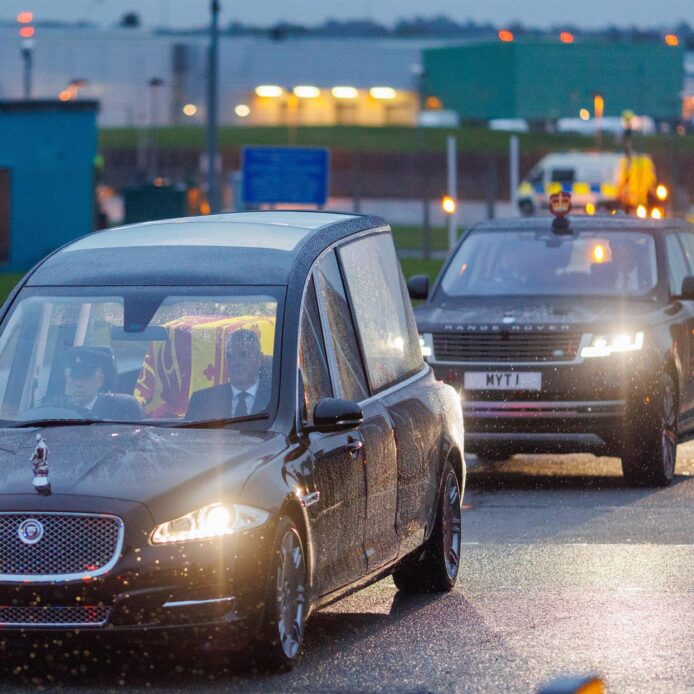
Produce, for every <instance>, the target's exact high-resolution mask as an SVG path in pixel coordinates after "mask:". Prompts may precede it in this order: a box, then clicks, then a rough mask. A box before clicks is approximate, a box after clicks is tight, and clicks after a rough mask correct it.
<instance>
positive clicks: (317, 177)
mask: <svg viewBox="0 0 694 694" xmlns="http://www.w3.org/2000/svg"><path fill="white" fill-rule="evenodd" d="M242 157H243V159H242V166H243V201H244V203H245V204H246V205H262V204H273V203H300V204H305V205H325V203H326V202H327V200H328V172H329V170H330V153H329V152H328V150H327V149H321V148H318V147H244V148H243V154H242Z"/></svg>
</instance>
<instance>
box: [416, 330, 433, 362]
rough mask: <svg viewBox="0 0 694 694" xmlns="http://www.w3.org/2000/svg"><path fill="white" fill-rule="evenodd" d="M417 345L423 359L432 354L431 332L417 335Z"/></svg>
mask: <svg viewBox="0 0 694 694" xmlns="http://www.w3.org/2000/svg"><path fill="white" fill-rule="evenodd" d="M419 346H420V348H421V350H422V356H423V357H424V358H425V359H429V358H430V357H433V356H434V338H433V336H432V334H431V333H423V334H421V335H420V336H419Z"/></svg>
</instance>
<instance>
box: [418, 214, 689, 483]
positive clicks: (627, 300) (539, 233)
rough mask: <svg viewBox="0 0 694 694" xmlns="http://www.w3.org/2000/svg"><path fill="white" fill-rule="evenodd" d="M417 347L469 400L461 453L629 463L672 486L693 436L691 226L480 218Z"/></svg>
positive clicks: (424, 319) (423, 323) (423, 311)
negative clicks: (576, 456)
mask: <svg viewBox="0 0 694 694" xmlns="http://www.w3.org/2000/svg"><path fill="white" fill-rule="evenodd" d="M409 288H410V294H411V296H412V297H413V298H425V297H427V295H428V298H427V302H426V303H425V304H423V305H421V306H419V307H418V309H417V310H416V312H415V313H416V318H417V325H418V329H419V333H420V342H421V343H422V349H423V351H424V353H425V356H426V358H427V359H428V361H429V362H430V364H432V366H433V367H434V371H435V373H436V374H437V376H438V377H439V378H441V379H443V380H444V381H446V382H448V383H449V384H452V385H454V386H455V387H456V388H457V389H458V391H459V393H460V396H461V398H462V400H463V412H464V416H465V427H466V450H467V451H469V452H474V453H477V454H478V455H479V456H481V457H485V458H492V459H496V458H504V457H507V456H509V455H512V454H514V453H556V452H560V453H570V452H592V453H596V454H599V455H611V456H617V457H621V459H622V469H623V472H624V475H625V477H626V479H627V480H628V481H629V482H630V483H632V484H638V485H652V486H658V485H667V484H669V483H670V482H671V480H672V477H673V472H674V467H675V456H676V447H677V444H678V443H681V442H683V441H686V440H688V439H690V438H692V437H694V232H693V229H692V226H691V225H689V224H687V223H685V222H682V221H677V220H665V221H642V220H637V219H632V218H629V219H627V218H625V217H612V216H610V217H584V218H580V219H571V220H570V221H569V223H568V224H565V223H563V220H561V221H559V222H556V221H555V222H553V220H552V218H551V217H546V218H536V219H528V220H521V219H513V220H508V221H495V222H488V223H484V224H480V225H478V226H476V227H474V228H473V229H471V231H470V232H469V233H468V234H466V235H465V236H464V237H463V239H462V240H461V241H460V242H459V244H458V246H457V248H456V249H455V250H454V252H453V253H451V255H450V256H449V259H448V261H447V262H446V264H445V265H444V267H443V269H442V271H441V273H440V275H439V277H438V278H437V280H436V282H435V283H434V286H433V288H432V289H431V292H429V291H428V278H426V277H423V276H419V277H415V278H411V280H410V283H409Z"/></svg>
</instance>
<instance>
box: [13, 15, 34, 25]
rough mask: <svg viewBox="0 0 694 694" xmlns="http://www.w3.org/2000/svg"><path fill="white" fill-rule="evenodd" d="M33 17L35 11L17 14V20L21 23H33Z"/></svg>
mask: <svg viewBox="0 0 694 694" xmlns="http://www.w3.org/2000/svg"><path fill="white" fill-rule="evenodd" d="M33 19H34V13H33V12H20V13H19V14H18V15H17V21H18V22H19V23H20V24H31V22H32V21H33Z"/></svg>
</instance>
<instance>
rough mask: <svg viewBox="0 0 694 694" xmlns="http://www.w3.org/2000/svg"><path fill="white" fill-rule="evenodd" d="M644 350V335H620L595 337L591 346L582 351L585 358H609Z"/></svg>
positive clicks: (639, 333) (638, 333)
mask: <svg viewBox="0 0 694 694" xmlns="http://www.w3.org/2000/svg"><path fill="white" fill-rule="evenodd" d="M642 348H643V333H642V332H637V333H618V334H616V335H593V339H592V340H591V341H590V344H589V345H588V346H586V347H584V348H583V349H582V350H581V356H582V357H583V358H588V357H609V356H610V354H615V353H620V352H637V351H638V350H640V349H642Z"/></svg>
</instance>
